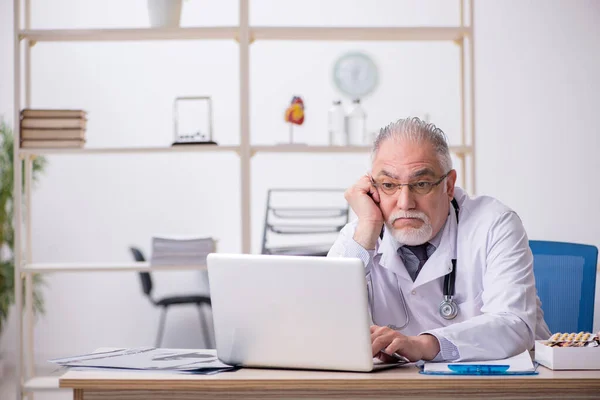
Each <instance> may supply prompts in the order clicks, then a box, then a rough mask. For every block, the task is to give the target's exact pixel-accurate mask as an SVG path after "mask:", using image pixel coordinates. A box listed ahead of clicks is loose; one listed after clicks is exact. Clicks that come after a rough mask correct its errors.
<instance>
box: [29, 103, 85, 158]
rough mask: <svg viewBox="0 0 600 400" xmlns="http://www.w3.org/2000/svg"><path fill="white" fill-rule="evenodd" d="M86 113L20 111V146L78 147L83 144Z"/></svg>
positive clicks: (38, 110) (77, 111)
mask: <svg viewBox="0 0 600 400" xmlns="http://www.w3.org/2000/svg"><path fill="white" fill-rule="evenodd" d="M86 122H87V113H86V112H85V111H83V110H41V109H30V108H28V109H24V110H22V111H21V147H22V148H36V149H40V148H80V147H83V145H84V144H85V129H86Z"/></svg>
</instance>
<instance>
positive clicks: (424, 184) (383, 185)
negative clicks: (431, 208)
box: [371, 171, 450, 196]
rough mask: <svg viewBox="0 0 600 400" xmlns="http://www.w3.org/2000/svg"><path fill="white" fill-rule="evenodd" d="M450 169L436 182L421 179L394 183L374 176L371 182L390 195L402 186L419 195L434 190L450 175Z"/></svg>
mask: <svg viewBox="0 0 600 400" xmlns="http://www.w3.org/2000/svg"><path fill="white" fill-rule="evenodd" d="M449 173H450V171H448V172H446V174H445V175H444V176H442V177H441V178H440V179H438V180H437V181H435V182H428V181H421V182H414V183H392V182H376V181H375V179H373V177H371V184H372V185H373V186H375V187H376V188H377V189H381V191H382V192H383V193H385V194H386V195H388V196H393V195H394V194H395V193H396V192H397V191H398V189H400V190H401V189H402V186H408V189H409V190H410V191H411V192H412V193H414V194H418V195H421V196H422V195H426V194H428V193H429V192H431V191H432V190H433V188H434V187H436V186H437V185H439V184H440V183H442V181H443V180H444V179H445V178H446V177H447V176H448V174H449Z"/></svg>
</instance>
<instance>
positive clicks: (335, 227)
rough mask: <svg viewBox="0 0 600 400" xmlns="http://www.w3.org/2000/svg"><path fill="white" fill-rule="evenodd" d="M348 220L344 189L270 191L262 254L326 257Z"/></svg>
mask: <svg viewBox="0 0 600 400" xmlns="http://www.w3.org/2000/svg"><path fill="white" fill-rule="evenodd" d="M348 219H349V207H348V203H347V202H346V200H345V199H344V189H269V191H268V192H267V207H266V210H265V220H264V227H263V237H262V246H261V253H262V254H278V255H295V256H326V255H327V253H328V252H329V249H330V248H331V245H332V244H333V241H334V240H335V237H336V236H337V233H339V231H340V230H341V229H342V228H343V227H344V226H345V225H346V224H347V223H348ZM307 238H308V239H310V240H311V241H312V242H311V243H306V241H307Z"/></svg>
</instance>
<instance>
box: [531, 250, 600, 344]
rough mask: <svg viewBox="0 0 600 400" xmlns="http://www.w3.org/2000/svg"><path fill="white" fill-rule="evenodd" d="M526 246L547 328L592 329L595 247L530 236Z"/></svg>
mask: <svg viewBox="0 0 600 400" xmlns="http://www.w3.org/2000/svg"><path fill="white" fill-rule="evenodd" d="M529 247H531V251H532V252H533V271H534V274H535V284H536V287H537V290H538V295H539V297H540V300H541V301H542V310H543V311H544V319H545V320H546V323H547V324H548V327H549V328H550V332H551V333H557V332H563V333H564V332H580V331H584V332H592V329H593V326H592V325H593V323H594V297H595V290H596V265H597V262H598V248H597V247H596V246H590V245H584V244H575V243H563V242H548V241H541V240H530V241H529Z"/></svg>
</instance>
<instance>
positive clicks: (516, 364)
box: [419, 350, 540, 376]
mask: <svg viewBox="0 0 600 400" xmlns="http://www.w3.org/2000/svg"><path fill="white" fill-rule="evenodd" d="M539 365H540V364H539V363H538V362H535V361H533V360H532V359H531V356H530V355H529V351H527V350H525V351H523V352H522V353H520V354H517V355H515V356H512V357H508V358H505V359H502V360H486V361H479V362H475V361H467V362H441V363H435V362H434V363H429V362H427V363H423V365H420V368H419V369H420V371H419V373H421V374H423V375H472V376H497V375H539V372H537V368H538V366H539Z"/></svg>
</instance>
